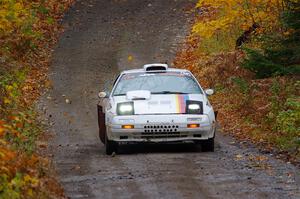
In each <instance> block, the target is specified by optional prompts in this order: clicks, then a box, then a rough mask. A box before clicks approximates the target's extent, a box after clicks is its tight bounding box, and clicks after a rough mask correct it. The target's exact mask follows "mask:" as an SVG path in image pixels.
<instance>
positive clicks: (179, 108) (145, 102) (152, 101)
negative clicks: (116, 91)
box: [112, 94, 207, 115]
mask: <svg viewBox="0 0 300 199" xmlns="http://www.w3.org/2000/svg"><path fill="white" fill-rule="evenodd" d="M187 100H195V101H202V102H203V105H205V104H206V101H207V99H206V96H204V95H202V94H184V95H182V94H159V95H158V94H155V95H153V94H152V95H151V96H150V97H149V98H148V99H142V100H133V102H134V112H135V114H137V115H139V114H180V113H185V108H186V101H187ZM128 101H132V100H128V99H127V97H126V96H115V97H112V107H113V108H114V109H116V105H117V103H121V102H128Z"/></svg>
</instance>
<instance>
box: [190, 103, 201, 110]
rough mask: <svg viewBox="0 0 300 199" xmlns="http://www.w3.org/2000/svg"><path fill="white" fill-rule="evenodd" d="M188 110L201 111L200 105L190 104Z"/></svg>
mask: <svg viewBox="0 0 300 199" xmlns="http://www.w3.org/2000/svg"><path fill="white" fill-rule="evenodd" d="M188 109H190V110H199V109H200V105H199V104H189V106H188Z"/></svg>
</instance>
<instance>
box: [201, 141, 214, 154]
mask: <svg viewBox="0 0 300 199" xmlns="http://www.w3.org/2000/svg"><path fill="white" fill-rule="evenodd" d="M201 149H202V151H204V152H214V151H215V139H214V138H209V139H208V140H205V141H203V142H202V144H201Z"/></svg>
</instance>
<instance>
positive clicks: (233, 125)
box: [175, 0, 300, 164]
mask: <svg viewBox="0 0 300 199" xmlns="http://www.w3.org/2000/svg"><path fill="white" fill-rule="evenodd" d="M196 12H197V13H198V14H197V17H196V19H195V22H194V25H193V26H192V30H191V34H190V35H189V36H188V38H187V41H186V45H185V48H184V49H183V50H182V51H180V52H179V53H178V54H177V57H176V60H175V65H176V66H177V67H183V68H188V69H189V70H191V71H192V72H193V73H194V74H195V75H196V77H197V78H198V79H199V81H200V83H201V84H202V85H203V86H204V87H205V88H214V89H215V90H216V94H215V95H214V96H212V97H211V101H212V103H213V104H214V108H215V109H216V110H217V111H218V112H219V114H218V121H219V123H220V124H221V126H222V131H223V132H224V133H229V134H231V135H233V136H235V137H236V138H238V139H239V140H242V141H245V140H246V141H249V142H252V143H255V144H257V146H259V147H261V148H262V149H263V150H266V151H269V152H270V151H273V152H274V151H275V152H277V153H276V154H277V155H278V156H279V157H282V158H285V159H288V160H289V161H292V162H294V163H295V164H299V163H300V141H299V140H300V109H299V107H300V99H299V96H300V81H299V73H297V70H296V69H297V67H299V65H300V59H299V55H300V53H299V52H300V51H299V46H300V39H299V38H300V37H299V30H300V28H299V26H297V24H299V21H300V2H299V1H298V0H293V1H288V0H228V1H223V0H199V1H198V3H197V6H196ZM252 52H255V53H257V54H254V53H252ZM290 69H292V70H290Z"/></svg>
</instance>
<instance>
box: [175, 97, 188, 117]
mask: <svg viewBox="0 0 300 199" xmlns="http://www.w3.org/2000/svg"><path fill="white" fill-rule="evenodd" d="M187 100H189V95H175V102H176V111H177V113H185V107H186V101H187Z"/></svg>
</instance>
